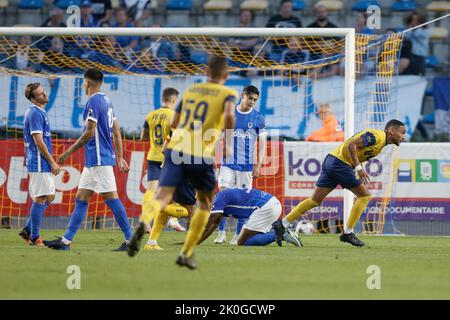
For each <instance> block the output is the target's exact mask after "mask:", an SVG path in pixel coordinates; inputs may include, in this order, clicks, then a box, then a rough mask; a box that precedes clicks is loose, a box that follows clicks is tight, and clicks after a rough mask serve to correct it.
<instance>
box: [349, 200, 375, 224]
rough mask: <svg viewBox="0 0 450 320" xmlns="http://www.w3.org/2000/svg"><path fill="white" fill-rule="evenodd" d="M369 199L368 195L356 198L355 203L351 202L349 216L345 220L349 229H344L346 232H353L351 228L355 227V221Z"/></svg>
mask: <svg viewBox="0 0 450 320" xmlns="http://www.w3.org/2000/svg"><path fill="white" fill-rule="evenodd" d="M369 201H370V196H367V197H361V198H358V199H356V201H355V203H354V204H353V207H352V210H351V211H350V217H349V218H348V221H347V229H349V230H348V231H346V233H349V232H353V228H354V227H355V225H356V222H358V220H359V217H360V216H361V214H362V213H363V211H364V209H365V208H366V207H367V205H368V204H369Z"/></svg>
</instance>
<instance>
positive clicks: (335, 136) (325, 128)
mask: <svg viewBox="0 0 450 320" xmlns="http://www.w3.org/2000/svg"><path fill="white" fill-rule="evenodd" d="M318 116H319V119H320V120H322V128H320V129H319V130H316V131H314V132H313V133H311V135H309V136H308V137H307V138H306V141H316V142H327V141H344V130H342V127H341V125H340V124H339V123H338V121H337V120H336V118H335V117H334V114H333V112H332V111H331V107H330V105H329V104H327V103H323V104H321V105H320V107H319V111H318Z"/></svg>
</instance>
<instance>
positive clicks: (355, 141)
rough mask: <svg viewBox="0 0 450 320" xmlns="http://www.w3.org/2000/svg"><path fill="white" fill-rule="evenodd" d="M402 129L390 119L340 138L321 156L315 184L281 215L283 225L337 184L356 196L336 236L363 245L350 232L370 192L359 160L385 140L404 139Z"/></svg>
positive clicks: (376, 151)
mask: <svg viewBox="0 0 450 320" xmlns="http://www.w3.org/2000/svg"><path fill="white" fill-rule="evenodd" d="M405 133H406V127H405V125H404V124H403V123H402V122H401V121H399V120H395V119H393V120H390V121H389V122H388V123H387V124H386V127H385V129H384V131H383V130H375V129H369V130H364V131H361V132H359V133H357V134H355V135H354V136H353V137H351V138H349V139H347V140H346V141H344V142H343V143H342V144H341V145H339V147H337V148H336V149H334V150H333V151H332V152H331V153H329V154H328V155H327V156H326V157H325V160H324V161H323V163H322V172H321V173H320V176H319V179H318V180H317V183H316V187H317V188H316V189H315V190H314V193H313V195H312V197H311V198H308V199H306V200H303V201H302V202H300V203H299V204H298V205H297V206H296V207H295V208H294V209H293V210H292V211H291V212H290V213H289V214H288V215H287V216H286V217H284V218H283V220H282V223H283V225H284V226H285V227H286V226H289V225H290V224H291V223H292V222H293V221H295V220H296V219H297V218H298V217H300V216H301V215H302V214H303V213H304V212H306V211H307V210H310V209H312V208H314V207H317V206H319V205H320V204H321V203H322V201H323V200H324V199H325V197H326V196H327V195H328V194H329V193H330V192H331V191H333V190H334V189H335V188H336V186H337V185H338V184H339V185H341V186H342V187H343V188H345V189H348V190H350V191H351V192H353V193H354V194H355V195H356V196H357V197H358V199H357V200H356V202H355V203H354V205H353V207H352V209H351V212H350V217H349V219H348V221H347V224H346V225H345V226H344V233H343V234H342V235H341V236H340V240H341V241H342V242H348V243H350V244H352V245H354V246H357V247H362V246H364V245H365V243H364V242H362V241H361V240H359V239H358V238H357V237H356V235H355V234H354V233H353V228H354V227H355V225H356V222H358V220H359V217H360V216H361V214H362V212H363V211H364V209H365V208H366V207H367V205H368V203H369V200H370V192H369V190H368V188H367V185H368V184H369V175H368V174H367V172H366V171H365V170H364V168H363V166H362V165H361V163H363V162H365V161H368V160H369V159H371V158H373V157H375V156H377V155H378V154H380V152H381V151H382V150H383V148H384V147H385V146H387V145H388V144H395V145H397V146H399V145H400V143H401V142H402V141H403V140H404V139H405ZM355 173H356V174H358V177H359V178H357V177H356V175H355Z"/></svg>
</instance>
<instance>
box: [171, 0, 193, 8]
mask: <svg viewBox="0 0 450 320" xmlns="http://www.w3.org/2000/svg"><path fill="white" fill-rule="evenodd" d="M166 8H167V10H190V9H191V8H192V0H168V1H167V6H166Z"/></svg>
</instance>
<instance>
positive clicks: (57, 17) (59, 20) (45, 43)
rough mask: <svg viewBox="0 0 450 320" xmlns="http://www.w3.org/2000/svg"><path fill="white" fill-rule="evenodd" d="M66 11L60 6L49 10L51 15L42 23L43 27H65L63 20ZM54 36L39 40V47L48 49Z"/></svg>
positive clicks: (43, 49) (44, 49)
mask: <svg viewBox="0 0 450 320" xmlns="http://www.w3.org/2000/svg"><path fill="white" fill-rule="evenodd" d="M63 18H64V11H63V10H61V9H59V8H53V9H51V10H50V12H49V17H48V18H47V20H45V22H44V23H43V24H42V25H41V27H47V28H65V27H66V24H65V23H64V22H63ZM51 42H52V38H51V37H46V38H44V39H42V41H39V42H38V44H37V47H38V48H39V49H40V50H42V51H47V50H48V49H49V48H50V46H51Z"/></svg>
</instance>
